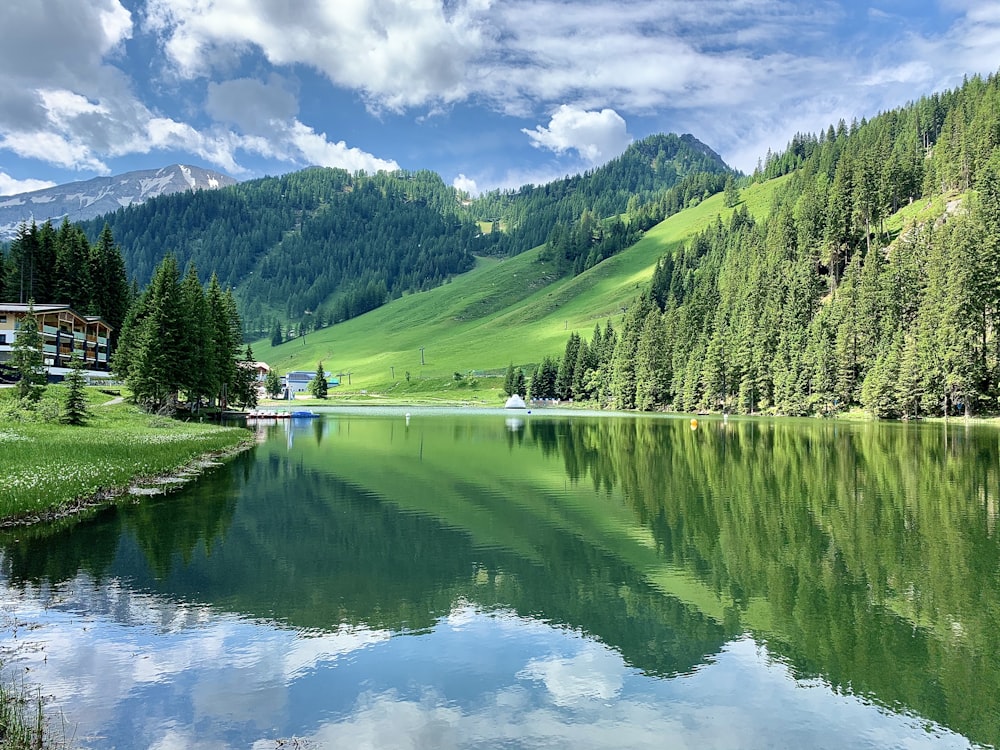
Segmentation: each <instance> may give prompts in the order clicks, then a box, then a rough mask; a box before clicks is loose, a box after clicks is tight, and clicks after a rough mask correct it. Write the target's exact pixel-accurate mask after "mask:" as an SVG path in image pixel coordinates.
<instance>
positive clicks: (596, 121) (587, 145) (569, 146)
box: [521, 104, 632, 164]
mask: <svg viewBox="0 0 1000 750" xmlns="http://www.w3.org/2000/svg"><path fill="white" fill-rule="evenodd" d="M521 132H523V133H525V134H526V135H527V136H528V138H530V139H531V143H532V145H533V146H536V147H538V148H547V149H550V150H552V151H555V152H556V153H559V154H561V153H563V152H564V151H569V150H573V151H576V152H577V153H579V154H580V156H581V157H583V158H584V159H586V160H587V161H589V162H590V163H591V164H597V163H599V162H603V161H607V160H608V159H611V158H613V157H615V156H618V155H619V154H621V152H622V151H624V150H625V148H626V147H627V146H628V144H629V143H631V142H632V137H631V136H630V135H629V134H628V133H627V132H626V125H625V120H624V119H622V117H621V115H619V114H618V113H617V112H615V111H614V110H613V109H602V110H601V111H599V112H597V111H591V112H588V111H586V110H583V109H580V108H578V107H572V106H570V105H568V104H563V105H562V106H560V107H559V109H557V110H556V111H555V114H553V115H552V119H551V120H550V121H549V125H548V127H542V126H541V125H537V126H536V127H535V129H534V130H528V129H527V128H525V129H523V130H522V131H521Z"/></svg>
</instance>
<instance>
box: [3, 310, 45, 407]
mask: <svg viewBox="0 0 1000 750" xmlns="http://www.w3.org/2000/svg"><path fill="white" fill-rule="evenodd" d="M9 364H10V367H11V369H12V370H13V371H14V373H15V374H16V375H17V376H18V381H17V395H18V397H19V398H20V399H22V400H29V401H37V400H38V399H39V397H40V396H41V393H42V390H43V389H44V383H45V368H44V365H45V361H44V358H43V355H42V336H41V334H40V333H39V331H38V321H37V320H36V319H35V306H34V302H33V301H32V300H30V299H29V300H28V311H27V314H25V316H24V317H23V318H21V322H20V324H19V326H18V329H17V333H16V334H15V336H14V344H13V346H12V347H11V354H10V361H9Z"/></svg>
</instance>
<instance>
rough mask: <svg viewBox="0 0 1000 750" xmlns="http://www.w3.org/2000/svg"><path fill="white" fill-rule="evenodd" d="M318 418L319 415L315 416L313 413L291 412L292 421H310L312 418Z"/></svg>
mask: <svg viewBox="0 0 1000 750" xmlns="http://www.w3.org/2000/svg"><path fill="white" fill-rule="evenodd" d="M318 416H319V414H317V413H316V412H314V411H293V412H292V419H312V418H313V417H318Z"/></svg>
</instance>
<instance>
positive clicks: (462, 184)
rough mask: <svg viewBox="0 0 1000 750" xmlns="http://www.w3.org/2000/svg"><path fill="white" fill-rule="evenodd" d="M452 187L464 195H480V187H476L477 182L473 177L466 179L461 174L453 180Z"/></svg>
mask: <svg viewBox="0 0 1000 750" xmlns="http://www.w3.org/2000/svg"><path fill="white" fill-rule="evenodd" d="M451 185H452V187H454V188H455V189H456V190H458V191H460V192H462V193H467V194H468V195H472V196H476V195H479V187H478V186H477V185H476V181H475V180H474V179H472V178H471V177H466V176H465V175H464V174H460V175H459V176H458V177H456V178H455V179H454V180H452V181H451Z"/></svg>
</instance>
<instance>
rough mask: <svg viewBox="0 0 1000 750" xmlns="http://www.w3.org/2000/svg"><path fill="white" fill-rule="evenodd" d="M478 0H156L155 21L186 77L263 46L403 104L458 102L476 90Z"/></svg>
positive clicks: (269, 53) (380, 102)
mask: <svg viewBox="0 0 1000 750" xmlns="http://www.w3.org/2000/svg"><path fill="white" fill-rule="evenodd" d="M486 7H487V4H486V3H484V2H481V0H469V1H464V2H463V1H462V0H459V1H458V2H455V3H441V2H440V1H439V0H379V1H378V2H374V1H372V0H361V1H360V2H355V3H350V4H347V5H345V4H342V3H340V4H336V3H299V4H297V5H296V8H295V12H288V8H287V7H286V6H284V5H281V4H274V3H271V2H266V0H216V1H215V2H213V3H204V2H201V1H200V0H150V2H149V3H148V11H147V18H148V26H149V28H150V29H151V30H152V31H154V32H155V33H157V34H158V35H159V36H160V37H161V38H162V40H163V48H164V51H165V52H166V54H167V56H168V57H169V58H170V59H171V60H172V62H173V64H174V66H175V68H176V72H177V74H178V75H180V76H183V77H195V76H199V75H205V74H207V73H208V72H209V71H210V68H211V66H212V64H213V63H214V62H216V61H218V60H219V58H220V55H221V56H223V57H225V56H227V55H229V54H230V53H231V51H232V50H233V49H234V48H235V49H240V48H243V49H249V48H253V49H256V50H259V51H260V52H261V53H262V54H263V55H264V56H265V57H266V58H267V60H268V61H270V62H271V63H272V64H275V65H291V64H301V65H306V66H308V67H310V68H312V69H314V70H317V71H319V72H320V73H322V74H323V75H325V76H326V77H327V78H328V79H329V80H330V81H332V82H333V83H335V84H337V85H340V86H344V87H346V88H350V89H355V90H358V91H361V92H363V93H364V94H365V95H367V96H368V97H369V99H370V101H371V103H372V104H373V105H374V106H376V107H386V108H389V109H394V110H401V109H404V108H406V107H408V106H413V105H419V104H424V103H426V102H428V101H439V102H451V101H457V100H459V99H462V98H464V97H465V96H466V95H467V94H468V92H469V85H468V77H467V73H466V68H467V66H468V64H469V63H470V61H471V60H472V59H473V58H474V56H475V55H476V52H477V50H478V48H479V47H480V45H481V39H482V37H483V34H482V31H481V29H480V20H481V13H482V11H483V10H485V9H486Z"/></svg>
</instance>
